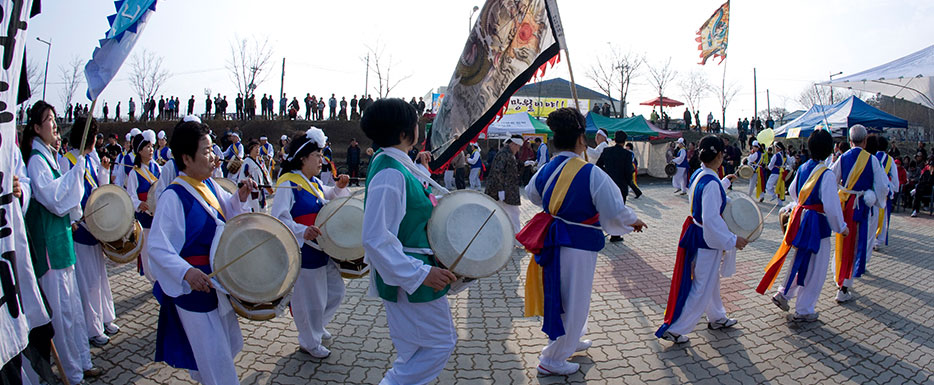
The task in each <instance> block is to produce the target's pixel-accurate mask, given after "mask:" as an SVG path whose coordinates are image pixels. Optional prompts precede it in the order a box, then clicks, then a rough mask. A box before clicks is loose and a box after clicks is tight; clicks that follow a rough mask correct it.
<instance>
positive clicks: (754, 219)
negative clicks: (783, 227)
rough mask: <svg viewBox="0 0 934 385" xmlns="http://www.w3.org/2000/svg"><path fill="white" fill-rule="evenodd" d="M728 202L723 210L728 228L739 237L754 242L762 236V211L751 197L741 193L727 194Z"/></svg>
mask: <svg viewBox="0 0 934 385" xmlns="http://www.w3.org/2000/svg"><path fill="white" fill-rule="evenodd" d="M727 198H729V199H728V201H727V203H726V208H725V209H724V210H723V221H724V222H726V227H727V228H729V229H730V231H731V232H733V234H736V236H738V237H743V238H746V240H747V241H749V242H752V241H754V240H756V239H758V238H759V235H760V234H762V211H760V210H759V205H757V204H756V202H755V201H754V200H752V198H750V197H749V195H746V194H745V193H741V192H730V193H728V194H727Z"/></svg>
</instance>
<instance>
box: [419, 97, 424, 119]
mask: <svg viewBox="0 0 934 385" xmlns="http://www.w3.org/2000/svg"><path fill="white" fill-rule="evenodd" d="M417 110H418V115H419V116H421V115H422V114H424V113H425V99H424V98H418V108H417Z"/></svg>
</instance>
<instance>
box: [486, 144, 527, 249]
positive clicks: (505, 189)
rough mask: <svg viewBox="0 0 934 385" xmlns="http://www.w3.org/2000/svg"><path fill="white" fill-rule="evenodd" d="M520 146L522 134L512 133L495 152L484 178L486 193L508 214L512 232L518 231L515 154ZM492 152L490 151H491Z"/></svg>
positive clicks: (517, 183) (517, 176) (517, 177)
mask: <svg viewBox="0 0 934 385" xmlns="http://www.w3.org/2000/svg"><path fill="white" fill-rule="evenodd" d="M521 146H522V136H520V135H513V136H512V137H511V138H509V139H508V140H506V142H505V144H504V145H503V148H502V149H501V150H499V151H498V152H497V153H496V156H495V157H494V158H493V161H492V162H491V164H490V168H489V174H487V179H486V191H485V192H486V194H487V195H489V196H490V197H491V198H493V199H494V200H496V201H497V203H499V205H500V207H502V208H503V211H505V212H506V214H507V215H508V216H509V221H510V222H511V223H512V229H513V234H515V233H518V232H519V228H520V226H521V223H520V222H519V205H521V204H522V202H521V199H520V198H519V189H521V188H522V185H521V184H520V183H519V182H520V180H519V162H518V161H517V160H516V154H518V153H519V149H520V148H521ZM491 152H492V151H491Z"/></svg>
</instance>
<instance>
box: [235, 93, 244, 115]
mask: <svg viewBox="0 0 934 385" xmlns="http://www.w3.org/2000/svg"><path fill="white" fill-rule="evenodd" d="M234 103H235V104H234V106H236V109H237V120H243V95H241V94H240V93H237V99H235V100H234Z"/></svg>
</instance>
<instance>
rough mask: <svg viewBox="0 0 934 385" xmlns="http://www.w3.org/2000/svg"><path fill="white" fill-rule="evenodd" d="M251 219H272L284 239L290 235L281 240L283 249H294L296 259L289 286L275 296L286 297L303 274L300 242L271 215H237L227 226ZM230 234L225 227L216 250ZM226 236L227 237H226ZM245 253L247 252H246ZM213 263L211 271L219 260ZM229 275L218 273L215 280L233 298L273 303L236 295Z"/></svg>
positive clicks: (291, 269) (290, 266)
mask: <svg viewBox="0 0 934 385" xmlns="http://www.w3.org/2000/svg"><path fill="white" fill-rule="evenodd" d="M251 217H263V218H268V219H272V220H273V221H270V224H272V226H277V227H279V229H280V230H281V235H282V236H283V237H285V236H286V235H288V236H287V237H285V238H286V239H281V240H282V241H283V247H285V248H286V249H287V250H288V249H292V250H291V251H292V253H293V254H294V255H295V256H296V258H294V259H293V260H292V261H290V263H289V271H288V272H287V273H286V277H285V281H286V282H288V284H287V285H285V286H283V287H282V289H281V290H280V292H279V293H276V294H275V295H276V298H281V297H282V296H284V295H285V294H287V293H289V292H291V290H292V288H293V287H294V286H295V281H296V280H297V279H298V274H299V272H301V250H300V249H299V247H298V242H297V241H296V240H295V236H294V235H293V233H292V230H290V229H289V228H288V226H286V225H285V224H284V223H282V221H280V220H279V219H278V218H276V217H273V216H271V215H269V214H265V213H243V214H240V215H237V216H236V217H234V218H232V219H230V220H228V221H227V226H230V225H232V224H235V223H237V222H238V221H245V220H249V219H250V218H251ZM268 219H264V220H268ZM271 233H273V234H275V233H274V232H271ZM229 234H230V233H229V232H228V231H227V228H226V227H225V229H224V232H223V233H221V235H220V238H219V239H218V242H217V249H216V250H220V247H221V245H222V244H224V243H225V239H227V237H229V236H231V235H229ZM225 235H226V236H227V237H225ZM244 251H245V250H244ZM211 263H212V266H211V269H212V270H213V269H215V266H214V264H216V263H217V260H216V259H213V260H212V261H211ZM217 267H220V266H217ZM229 273H230V271H229V270H224V271H221V272H220V273H218V274H217V275H216V276H215V277H214V278H216V279H217V281H218V282H219V283H220V284H221V286H223V287H224V289H225V290H226V291H227V292H228V293H230V295H232V296H234V297H237V299H239V300H241V301H244V302H250V303H264V302H271V301H268V300H267V299H268V298H253V297H250V296H249V295H247V294H243V293H236V292H235V291H234V290H230V288H229V286H231V285H230V283H232V282H231V281H232V279H231V278H229Z"/></svg>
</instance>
